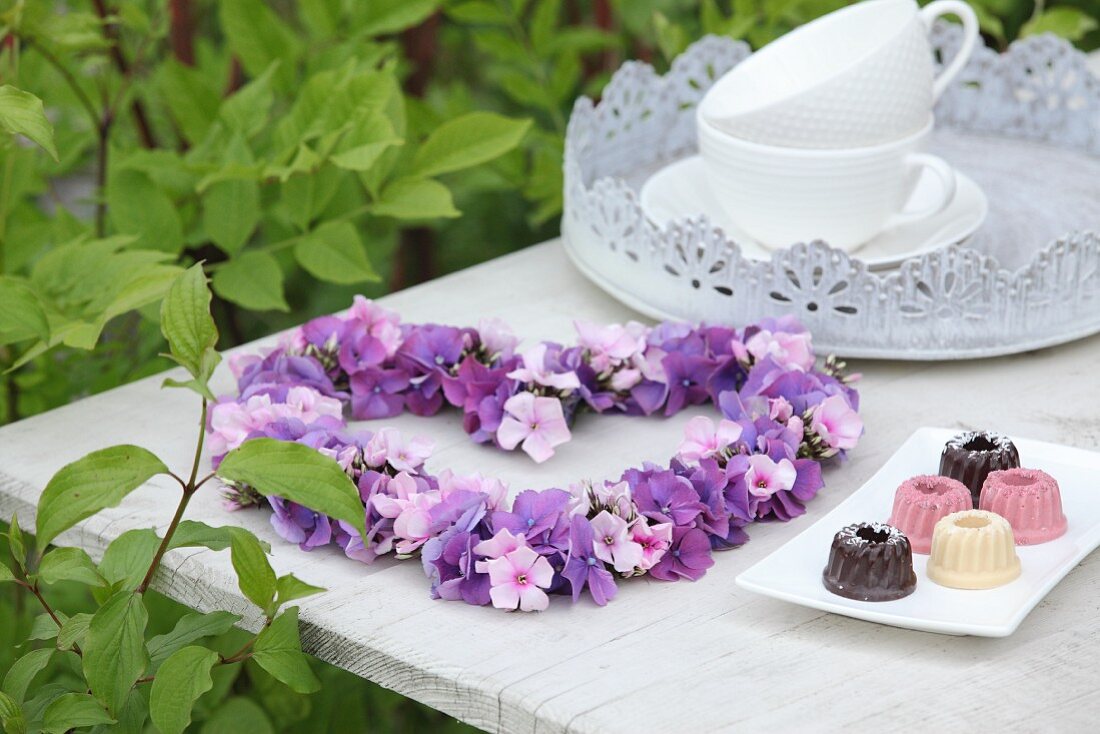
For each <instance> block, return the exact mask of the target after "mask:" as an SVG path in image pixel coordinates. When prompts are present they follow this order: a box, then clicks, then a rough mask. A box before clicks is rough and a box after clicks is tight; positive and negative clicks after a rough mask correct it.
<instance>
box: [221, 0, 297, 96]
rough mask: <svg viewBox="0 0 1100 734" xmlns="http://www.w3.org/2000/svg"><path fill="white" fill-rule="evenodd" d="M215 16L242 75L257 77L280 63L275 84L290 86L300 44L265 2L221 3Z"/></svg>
mask: <svg viewBox="0 0 1100 734" xmlns="http://www.w3.org/2000/svg"><path fill="white" fill-rule="evenodd" d="M218 16H219V18H220V19H221V26H222V30H223V31H224V32H225V36H226V38H227V39H228V41H229V47H230V48H231V49H232V50H233V53H235V54H236V55H237V56H238V57H239V58H240V60H241V64H242V65H243V66H244V68H245V71H247V72H248V73H249V74H251V75H252V76H254V77H258V76H260V75H262V74H263V73H264V72H265V71H267V69H268V67H269V66H270V65H271V64H272V62H274V61H276V60H282V63H281V64H279V67H278V69H277V70H276V72H275V80H276V82H277V84H278V86H279V87H280V88H281V89H289V88H290V87H291V86H292V85H293V83H294V67H295V64H294V61H295V60H296V59H297V58H298V57H299V56H300V55H301V51H302V44H301V41H300V40H299V37H298V34H297V33H295V32H294V30H293V29H291V28H290V26H288V25H287V24H286V23H284V22H283V21H282V20H281V19H280V18H279V16H278V15H276V13H275V11H274V10H273V9H272V8H271V7H269V6H268V4H267V3H266V2H264V0H222V1H221V2H219V3H218Z"/></svg>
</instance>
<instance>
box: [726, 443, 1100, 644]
mask: <svg viewBox="0 0 1100 734" xmlns="http://www.w3.org/2000/svg"><path fill="white" fill-rule="evenodd" d="M956 433H958V431H951V430H947V429H941V428H921V429H920V430H918V431H917V432H916V433H914V434H913V435H912V436H910V437H909V440H908V441H906V442H905V443H904V444H903V445H902V447H901V448H900V449H898V450H897V452H896V453H895V454H894V455H893V456H892V457H890V459H889V460H888V461H887V462H886V463H885V464H884V465H883V466H882V468H881V469H879V470H878V472H877V473H876V474H875V475H874V476H873V477H871V479H869V480H868V481H867V483H866V484H864V485H863V486H862V487H860V488H859V489H858V490H856V491H855V492H853V493H852V495H851V496H850V497H849V498H848V499H846V500H844V501H843V502H842V503H840V504H839V505H837V507H836V508H835V509H834V510H833V511H832V512H830V513H829V514H828V515H826V516H825V517H823V518H821V520H819V521H818V522H816V523H814V524H813V525H811V526H810V527H809V528H807V529H806V530H804V531H803V532H802V533H801V534H799V535H798V536H796V537H795V538H794V539H793V540H791V541H788V542H787V543H785V544H784V545H783V546H782V547H781V548H779V550H777V551H775V552H774V553H772V554H771V555H769V556H768V557H767V558H765V559H764V560H762V561H760V562H759V563H757V564H756V565H754V566H752V567H751V568H749V569H748V570H747V571H745V572H744V573H742V574H741V575H740V576H738V577H737V585H738V586H741V587H743V588H745V589H749V590H750V591H755V592H757V593H760V594H764V595H766V596H772V597H775V598H777V599H782V600H784V601H789V602H793V603H795V604H803V605H805V606H808V607H813V608H814V609H823V610H825V611H827V612H834V613H836V614H844V615H847V616H849V617H856V618H857V619H865V620H868V621H870V622H878V623H880V624H889V625H893V626H895V627H908V628H910V629H916V630H924V631H926V632H939V633H943V634H950V635H979V636H982V637H1006V636H1008V635H1011V634H1012V633H1013V632H1015V631H1016V628H1017V627H1019V626H1020V623H1021V622H1022V621H1023V620H1024V618H1025V617H1026V616H1027V615H1028V613H1029V612H1030V611H1031V610H1032V609H1034V608H1035V605H1036V604H1038V603H1039V602H1040V601H1042V599H1043V597H1044V596H1046V595H1047V594H1048V593H1049V592H1050V590H1051V589H1053V588H1054V586H1055V585H1056V584H1057V583H1058V582H1059V581H1061V580H1062V579H1063V578H1064V577H1065V575H1066V574H1067V573H1069V572H1070V571H1071V570H1073V568H1074V567H1075V566H1076V565H1077V564H1078V563H1080V562H1081V560H1082V559H1083V558H1084V557H1085V556H1087V555H1088V554H1089V553H1091V552H1092V551H1093V550H1095V549H1096V548H1097V546H1100V492H1097V491H1096V476H1097V474H1098V473H1100V454H1097V453H1093V452H1092V451H1084V450H1082V449H1075V448H1070V447H1068V446H1058V445H1056V444H1050V443H1043V442H1041V441H1029V440H1026V439H1017V438H1013V439H1012V441H1013V443H1015V444H1016V448H1017V449H1019V451H1020V458H1021V462H1022V463H1023V464H1024V465H1025V466H1027V467H1032V468H1036V469H1042V470H1043V471H1045V472H1047V473H1048V474H1050V475H1051V476H1053V477H1054V478H1055V479H1057V480H1058V484H1059V486H1060V488H1061V490H1062V507H1063V509H1064V511H1065V513H1066V517H1067V519H1068V520H1069V529H1068V530H1067V531H1066V534H1065V535H1063V536H1062V537H1060V538H1057V539H1055V540H1052V541H1049V542H1047V543H1042V544H1040V545H1032V546H1017V547H1016V553H1017V555H1019V556H1020V562H1021V566H1022V570H1021V574H1020V577H1019V578H1017V579H1016V580H1015V581H1012V582H1010V583H1008V584H1005V585H1004V586H1001V587H998V588H996V589H988V590H984V591H966V590H961V589H949V588H947V587H945V586H939V585H937V584H935V583H933V582H932V581H930V580H929V579H928V576H927V575H926V573H925V567H926V566H927V563H928V556H926V555H920V554H916V553H914V554H913V568H914V570H915V571H916V573H917V589H916V591H914V592H913V593H912V594H910V595H909V596H907V597H905V598H904V599H898V600H897V601H888V602H864V601H855V600H853V599H845V598H844V597H841V596H837V595H835V594H831V593H829V592H828V591H826V590H825V587H824V585H823V584H822V582H821V572H822V570H823V569H824V567H825V562H826V560H827V559H828V555H829V547H830V544H831V543H832V539H833V535H834V534H835V533H836V532H837V531H838V530H840V529H841V528H842V527H844V526H845V525H848V524H850V523H854V522H870V521H881V522H885V521H886V519H887V518H888V517H889V516H890V508H891V507H892V506H893V501H894V492H895V490H896V489H897V487H898V485H899V484H901V483H902V482H903V481H905V480H906V479H908V478H909V477H912V476H915V475H917V474H935V473H936V471H937V467H938V465H939V457H940V451H941V450H942V449H943V445H944V443H946V442H947V440H948V439H949V438H951V437H952V436H953V435H955V434H956Z"/></svg>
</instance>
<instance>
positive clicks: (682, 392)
mask: <svg viewBox="0 0 1100 734" xmlns="http://www.w3.org/2000/svg"><path fill="white" fill-rule="evenodd" d="M661 366H662V367H664V368H665V375H666V377H667V379H668V383H667V384H668V402H667V403H665V415H675V414H676V413H679V412H680V411H681V410H683V408H684V407H685V406H687V405H701V404H702V403H705V402H707V400H708V399H709V397H710V396H709V394H708V392H707V383H708V382H709V380H710V376H711V373H712V372H714V367H715V363H714V360H711V359H708V358H707V357H702V356H688V355H685V354H683V353H682V352H672V353H670V354H668V355H666V356H665V358H664V359H662V360H661Z"/></svg>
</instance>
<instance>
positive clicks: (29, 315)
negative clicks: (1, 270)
mask: <svg viewBox="0 0 1100 734" xmlns="http://www.w3.org/2000/svg"><path fill="white" fill-rule="evenodd" d="M0 303H3V304H4V308H2V309H0V345H2V344H12V343H14V342H19V341H23V340H24V339H39V340H41V341H47V340H49V338H50V324H49V321H47V320H46V311H45V309H43V307H42V302H41V301H40V300H38V296H36V295H35V294H34V291H33V290H32V289H31V287H30V285H29V284H28V283H27V282H26V281H24V280H22V279H18V278H11V277H6V276H0Z"/></svg>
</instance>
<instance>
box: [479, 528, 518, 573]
mask: <svg viewBox="0 0 1100 734" xmlns="http://www.w3.org/2000/svg"><path fill="white" fill-rule="evenodd" d="M527 547H528V546H527V538H526V537H524V535H523V533H519V534H517V535H512V532H511V531H510V530H508V529H507V528H501V529H500V530H498V531H497V532H496V534H495V535H493V537H491V538H489V539H488V540H483V541H481V542H480V543H478V544H477V545H475V546H474V553H476V554H478V555H479V556H484V558H485V560H484V561H477V562H476V563H475V564H474V570H475V571H477V572H478V573H489V566H488V563H489V561H491V560H493V559H494V558H500V557H501V556H503V555H505V554H507V553H511V552H512V551H514V550H515V549H516V548H527Z"/></svg>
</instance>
